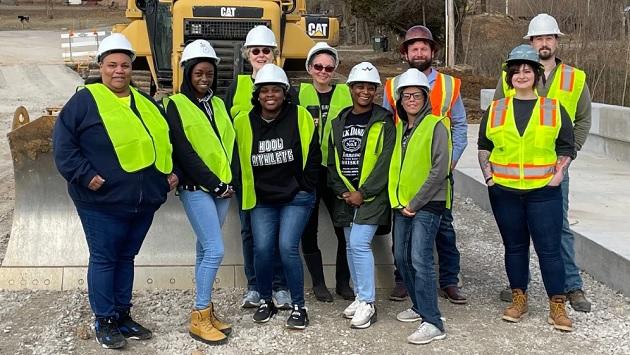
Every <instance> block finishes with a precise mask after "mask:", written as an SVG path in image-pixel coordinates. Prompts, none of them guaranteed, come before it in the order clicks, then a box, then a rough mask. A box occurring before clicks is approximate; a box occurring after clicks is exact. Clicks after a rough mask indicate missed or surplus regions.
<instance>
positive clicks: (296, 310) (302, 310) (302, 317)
mask: <svg viewBox="0 0 630 355" xmlns="http://www.w3.org/2000/svg"><path fill="white" fill-rule="evenodd" d="M307 325H308V314H306V307H300V306H298V305H297V304H294V305H293V311H292V312H291V315H290V316H289V319H287V328H289V329H304V328H306V326H307Z"/></svg>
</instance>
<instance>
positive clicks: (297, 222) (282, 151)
mask: <svg viewBox="0 0 630 355" xmlns="http://www.w3.org/2000/svg"><path fill="white" fill-rule="evenodd" d="M254 88H255V89H254V92H253V94H252V98H251V101H252V105H253V108H252V109H251V110H250V111H249V112H241V113H240V114H239V115H238V116H236V118H235V119H234V129H235V130H236V144H237V153H238V154H237V156H236V157H235V160H238V162H236V163H235V164H234V165H235V168H236V170H237V174H238V176H239V179H238V180H237V181H236V182H237V183H238V184H239V185H240V186H238V189H239V190H240V198H241V206H242V208H243V210H245V211H247V212H250V216H251V228H252V233H253V237H254V270H255V273H256V285H257V288H258V292H259V293H260V298H261V300H260V306H258V309H257V310H256V312H255V313H254V316H253V319H254V321H255V322H257V323H266V322H268V321H269V320H270V319H271V318H273V317H274V316H275V315H276V314H277V312H278V311H277V307H276V305H275V304H274V302H273V300H272V284H273V277H274V273H275V271H274V259H276V258H277V257H276V256H275V255H274V254H275V251H276V250H279V254H280V259H281V262H282V267H283V269H284V274H285V275H286V279H287V285H288V287H289V290H290V291H291V292H290V293H291V313H290V315H289V318H288V319H287V322H286V327H287V328H289V329H304V328H305V327H306V326H308V323H309V320H308V314H307V310H306V307H305V301H304V270H303V266H302V258H301V257H300V250H299V248H300V239H301V236H302V232H303V231H304V226H305V225H306V223H307V221H308V218H309V215H310V214H311V211H312V209H313V206H314V204H315V188H316V186H317V178H318V175H319V166H320V164H321V152H320V150H319V144H318V143H319V140H318V138H317V129H316V128H315V123H314V122H313V118H312V117H311V115H310V114H309V113H308V111H307V110H306V109H305V108H303V107H301V106H297V105H296V104H295V103H293V102H292V101H291V98H290V97H289V96H288V90H289V80H288V78H287V75H286V74H285V72H284V70H282V68H280V67H278V66H276V65H275V64H266V65H265V66H263V67H262V68H261V69H260V71H259V72H258V74H257V75H256V81H255V82H254Z"/></svg>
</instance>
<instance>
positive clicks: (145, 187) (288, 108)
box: [53, 14, 590, 348]
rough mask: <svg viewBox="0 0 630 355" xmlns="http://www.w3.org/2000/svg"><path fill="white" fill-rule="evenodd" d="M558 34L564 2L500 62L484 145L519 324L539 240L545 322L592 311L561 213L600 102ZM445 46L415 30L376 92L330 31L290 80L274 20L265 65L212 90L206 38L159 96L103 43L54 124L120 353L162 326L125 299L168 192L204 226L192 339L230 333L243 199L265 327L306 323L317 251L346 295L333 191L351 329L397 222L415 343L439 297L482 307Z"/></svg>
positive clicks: (98, 316)
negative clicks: (231, 231) (224, 286)
mask: <svg viewBox="0 0 630 355" xmlns="http://www.w3.org/2000/svg"><path fill="white" fill-rule="evenodd" d="M552 24H555V27H554V26H552ZM560 35H562V33H560V31H559V30H558V29H557V24H556V23H555V20H553V18H552V17H550V16H548V15H546V14H541V15H539V16H537V17H536V18H534V19H533V20H532V23H531V24H530V28H529V33H528V35H527V36H526V38H529V39H530V44H531V46H530V45H521V46H518V47H516V48H515V49H514V50H513V51H512V52H511V53H510V55H509V57H508V59H507V61H506V62H505V63H504V75H503V78H502V79H501V80H500V81H499V87H498V90H497V93H496V95H497V100H496V101H494V102H493V103H492V105H491V106H490V108H489V110H488V112H487V113H486V115H485V116H484V118H483V120H482V122H481V125H480V131H479V141H478V148H479V161H480V164H481V168H482V172H483V175H484V178H485V181H486V183H487V185H488V192H489V196H490V201H491V204H492V209H493V212H494V215H495V218H496V221H497V224H498V226H499V231H500V233H501V236H502V238H503V243H504V245H505V264H506V271H507V275H508V280H509V296H510V297H509V301H511V305H510V306H509V307H508V308H506V310H505V312H504V315H503V319H505V320H507V321H510V322H516V321H518V320H520V319H521V318H522V317H523V315H524V314H525V313H527V284H528V281H529V267H528V261H529V240H530V236H531V239H532V240H533V242H534V247H535V250H536V252H537V254H538V256H539V260H540V266H541V270H542V275H543V281H544V284H545V287H546V290H547V293H548V295H549V300H550V315H549V323H550V324H553V326H554V327H555V328H557V329H561V330H565V331H570V330H571V329H572V325H571V321H570V319H569V318H568V316H567V313H566V309H565V305H564V304H565V300H566V297H567V296H568V297H569V300H570V301H571V304H572V306H573V308H574V309H577V310H581V311H589V310H590V303H588V300H587V299H586V298H585V296H584V293H583V291H582V284H581V279H580V276H579V273H578V271H579V270H578V268H577V266H575V261H574V256H573V242H572V238H573V236H572V235H571V232H570V230H569V229H568V223H567V221H566V220H567V214H566V212H567V208H568V197H567V195H568V173H567V169H568V166H569V163H570V161H571V160H572V159H574V158H575V155H576V150H578V149H579V148H580V147H581V145H582V144H583V143H584V139H585V137H586V135H585V132H588V127H587V126H588V125H590V97H589V93H588V88H587V87H586V84H585V82H584V81H585V75H584V73H583V72H582V71H580V70H578V69H576V68H573V67H570V66H568V65H565V64H561V63H560V61H559V60H558V59H557V58H555V52H556V49H557V47H558V36H560ZM437 50H438V44H437V42H436V41H435V40H434V39H433V36H432V34H431V32H430V31H429V30H428V29H427V28H426V27H424V26H419V25H418V26H413V27H412V28H410V29H409V30H408V31H407V32H406V35H405V39H404V41H403V43H402V46H401V55H402V57H403V58H404V59H405V61H406V62H407V63H408V64H409V69H408V70H406V71H405V72H404V73H402V74H400V75H398V76H396V77H395V78H392V79H389V80H387V81H386V83H385V85H384V99H383V105H378V104H376V103H375V102H374V98H375V95H376V92H377V90H378V88H379V86H381V85H382V82H381V78H380V75H379V73H378V70H377V68H376V67H374V65H372V64H371V63H369V62H362V63H359V64H357V65H356V66H354V67H353V68H352V70H351V71H350V73H349V75H348V78H347V80H346V83H345V84H341V83H339V84H335V83H334V81H333V77H334V74H335V71H336V69H337V68H338V66H339V59H340V58H339V55H338V53H337V51H336V50H335V49H334V48H332V47H330V46H328V45H327V44H326V43H317V44H316V45H315V46H314V47H313V48H312V49H311V50H310V51H309V53H308V57H307V60H306V70H307V72H308V73H309V74H310V76H311V77H312V79H313V81H312V83H302V84H301V85H300V86H299V88H297V89H296V88H292V87H291V85H290V83H289V80H288V78H287V75H286V73H285V72H284V71H283V69H282V68H280V67H278V66H277V65H275V64H274V62H275V59H276V56H277V55H278V45H277V43H276V38H275V35H274V33H273V32H272V31H271V30H270V29H268V28H267V27H265V26H257V27H254V28H253V29H252V30H251V31H250V32H249V33H248V35H247V38H246V41H245V44H244V46H243V50H242V55H243V57H244V58H245V59H247V60H248V62H249V63H250V64H251V66H252V69H253V70H252V73H251V74H244V75H239V76H238V77H237V78H236V80H235V81H234V82H233V84H232V85H231V86H230V88H229V89H228V90H227V94H226V96H225V98H224V99H221V98H219V97H218V96H216V94H215V93H216V89H217V76H218V64H219V62H220V58H219V57H218V56H217V54H216V52H215V50H214V49H213V48H212V46H211V45H210V43H209V42H207V41H205V40H195V41H193V42H191V43H189V44H187V45H186V47H185V48H184V50H183V52H182V55H181V61H180V65H181V67H182V72H183V79H182V82H181V85H180V90H179V92H178V93H175V94H174V95H172V96H170V97H168V98H165V99H164V100H163V101H162V102H161V103H157V102H155V101H153V99H152V98H151V97H149V96H148V95H146V94H145V93H143V92H141V91H138V90H137V89H135V88H134V87H133V86H132V85H131V72H132V62H133V61H134V59H135V51H134V49H133V48H132V46H131V44H130V43H129V41H128V40H127V39H126V38H125V37H124V36H123V35H122V34H112V35H111V36H109V37H107V38H106V39H104V40H103V41H102V42H101V43H100V46H99V49H98V54H97V61H98V63H99V65H100V73H101V80H100V81H99V82H96V83H91V84H87V85H85V86H84V88H83V89H81V90H78V91H77V93H76V94H75V95H74V96H73V97H72V98H71V99H70V100H69V101H68V102H67V104H66V105H65V106H64V109H63V110H62V111H61V113H60V115H59V117H58V119H57V122H56V124H55V129H54V133H53V144H54V156H55V162H56V165H57V168H58V170H59V171H60V173H61V174H62V175H63V177H64V178H65V179H66V180H67V181H68V191H69V194H70V196H71V198H72V200H73V201H74V203H75V206H76V209H77V212H78V214H79V218H80V220H81V223H82V225H83V229H84V232H85V235H86V240H87V245H88V248H89V253H90V257H89V265H88V294H89V301H90V306H91V308H92V311H93V312H94V315H95V333H96V340H97V341H98V342H99V343H100V344H101V345H102V346H103V347H106V348H120V347H123V346H124V345H125V344H126V338H131V339H149V338H151V337H152V333H151V331H150V330H148V329H146V328H145V327H143V326H142V325H140V324H138V323H137V322H136V321H134V320H133V319H132V317H131V314H130V309H131V307H132V304H131V290H132V284H133V266H134V257H135V256H136V255H137V254H138V252H139V250H140V247H141V245H142V242H143V240H144V237H145V236H146V234H147V232H148V230H149V227H150V225H151V222H152V220H153V216H154V213H155V211H156V210H157V209H158V208H159V207H160V205H161V204H163V203H164V202H165V200H166V197H167V193H168V192H169V191H170V190H173V189H176V195H178V196H179V199H180V200H181V202H182V205H183V208H184V211H185V213H186V215H187V217H188V220H189V221H190V224H191V226H192V229H193V231H194V234H195V237H196V261H195V271H194V272H195V291H196V292H195V301H194V306H193V310H192V312H191V315H190V324H189V332H190V335H191V336H192V337H193V338H195V339H197V340H199V341H202V342H204V343H207V344H212V345H215V344H223V343H225V342H227V340H228V337H229V335H230V333H231V331H232V325H231V324H229V323H228V322H226V321H224V320H222V319H221V318H220V317H218V316H217V310H216V308H215V306H214V303H213V302H212V286H213V283H214V281H215V278H216V274H217V270H218V268H219V266H220V264H221V262H222V259H223V255H224V244H223V235H222V225H223V223H224V221H225V217H226V214H227V210H228V206H229V203H230V201H231V200H232V199H235V200H236V203H238V205H239V212H240V221H241V237H242V245H243V258H244V266H245V267H244V269H245V274H246V277H247V291H246V293H245V295H244V298H243V302H242V306H243V307H245V308H256V311H255V312H254V314H253V320H254V322H257V323H266V322H268V321H269V320H270V319H272V318H273V317H274V316H275V315H276V314H277V313H278V309H287V310H290V312H289V317H288V318H287V320H286V327H287V328H290V329H298V330H299V329H305V328H306V327H307V326H308V324H309V317H308V313H307V308H306V305H305V299H304V271H303V264H302V256H303V257H304V260H305V262H306V265H307V269H308V270H309V272H310V274H311V278H312V281H313V285H312V286H313V293H314V295H315V297H316V299H317V300H318V301H321V302H332V301H333V296H332V294H331V293H330V291H329V289H328V287H327V286H326V283H325V279H324V273H323V265H322V253H321V251H320V249H319V247H318V243H317V234H318V230H317V224H318V210H319V200H320V198H321V199H322V200H323V201H324V204H325V206H326V207H327V209H328V211H329V214H330V216H331V220H332V224H333V226H334V231H335V234H336V237H337V240H338V246H337V255H336V261H337V262H336V274H335V275H336V287H335V291H336V293H337V294H338V295H340V296H341V297H342V298H343V299H345V300H348V301H352V302H351V303H350V304H349V305H348V306H347V307H346V308H345V309H344V310H343V312H342V315H343V317H346V318H348V319H351V320H350V326H351V327H352V328H356V329H364V328H368V327H370V326H371V325H372V324H373V323H374V322H376V321H377V309H376V305H375V302H376V286H375V271H374V269H375V267H374V257H373V254H372V249H371V242H372V239H373V238H374V236H375V235H376V234H380V233H381V231H384V230H387V231H389V230H390V229H391V231H392V238H393V248H392V251H393V253H394V260H395V266H396V272H395V278H396V281H397V283H396V287H395V288H394V291H393V292H392V295H391V298H392V299H397V300H401V299H402V300H404V299H405V297H406V295H407V294H408V295H409V296H410V299H411V307H410V308H409V309H406V310H403V311H402V312H400V313H399V314H398V315H397V317H396V318H397V319H398V320H399V321H402V322H416V321H419V322H420V325H419V327H418V328H417V329H416V330H415V331H413V332H412V333H411V334H410V335H409V336H408V337H407V340H408V341H409V342H410V343H413V344H426V343H429V342H431V341H433V340H438V339H443V338H444V337H445V336H446V331H445V328H444V323H443V318H442V316H441V313H440V310H439V307H438V296H442V297H445V298H447V299H448V300H449V301H451V302H452V303H455V304H462V303H466V302H467V299H466V297H465V296H464V295H463V293H462V292H461V289H460V287H459V286H458V284H459V283H460V280H459V271H460V266H459V251H458V250H457V246H456V242H455V231H454V228H453V216H452V213H451V207H452V201H453V177H452V173H451V172H452V170H453V169H454V168H455V166H456V164H457V161H458V160H459V158H460V157H461V155H462V152H463V151H464V149H465V147H466V144H467V124H466V113H465V110H464V106H463V103H462V98H461V95H460V85H461V82H460V80H459V79H457V78H454V77H452V76H449V75H446V74H443V73H440V72H439V71H437V70H436V69H434V68H433V67H432V61H433V58H434V56H435V54H436V52H437ZM558 71H559V72H558ZM545 95H547V96H545ZM503 97H504V98H503ZM585 127H586V130H584V128H585ZM574 132H575V133H574ZM563 198H564V206H563ZM563 221H564V225H563ZM569 235H570V236H569ZM300 245H301V248H302V253H300ZM434 248H436V249H437V256H438V260H439V277H438V276H437V275H436V272H435V268H434V254H433V250H434ZM565 270H566V271H565ZM438 278H439V288H436V286H435V285H436V284H437V283H438ZM502 298H505V297H504V295H503V293H502Z"/></svg>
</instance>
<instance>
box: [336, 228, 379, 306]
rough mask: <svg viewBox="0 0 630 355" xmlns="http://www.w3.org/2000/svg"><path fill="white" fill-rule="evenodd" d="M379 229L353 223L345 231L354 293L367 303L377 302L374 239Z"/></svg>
mask: <svg viewBox="0 0 630 355" xmlns="http://www.w3.org/2000/svg"><path fill="white" fill-rule="evenodd" d="M377 228H378V225H376V224H357V223H353V224H352V225H351V226H350V227H345V228H344V229H343V232H344V235H345V237H346V255H347V257H348V266H349V267H350V276H351V277H352V284H353V285H354V293H356V294H357V297H358V298H359V301H363V302H367V303H372V302H374V301H376V283H375V281H374V254H372V239H373V238H374V233H376V229H377Z"/></svg>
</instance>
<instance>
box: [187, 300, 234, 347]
mask: <svg viewBox="0 0 630 355" xmlns="http://www.w3.org/2000/svg"><path fill="white" fill-rule="evenodd" d="M210 314H211V308H210V307H208V308H206V309H202V310H193V311H192V313H191V314H190V328H189V334H190V336H191V337H193V339H195V340H199V341H200V342H203V343H206V344H208V345H221V344H225V343H227V336H226V335H225V334H223V333H221V332H220V331H219V330H217V328H215V327H214V326H213V325H212V323H211V322H210Z"/></svg>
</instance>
